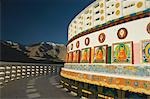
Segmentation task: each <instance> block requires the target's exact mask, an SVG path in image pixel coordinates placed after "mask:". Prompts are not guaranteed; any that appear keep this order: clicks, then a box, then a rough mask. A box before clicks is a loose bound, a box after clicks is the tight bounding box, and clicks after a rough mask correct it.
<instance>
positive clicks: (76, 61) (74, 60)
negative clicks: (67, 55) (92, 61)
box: [73, 50, 80, 63]
mask: <svg viewBox="0 0 150 99" xmlns="http://www.w3.org/2000/svg"><path fill="white" fill-rule="evenodd" d="M79 56H80V51H79V50H77V51H74V52H73V62H74V63H78V62H79Z"/></svg>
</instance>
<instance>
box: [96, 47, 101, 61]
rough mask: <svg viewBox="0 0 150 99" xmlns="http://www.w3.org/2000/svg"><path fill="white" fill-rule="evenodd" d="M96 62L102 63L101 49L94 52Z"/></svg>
mask: <svg viewBox="0 0 150 99" xmlns="http://www.w3.org/2000/svg"><path fill="white" fill-rule="evenodd" d="M96 61H103V50H102V48H101V47H100V48H99V49H98V50H97V52H96Z"/></svg>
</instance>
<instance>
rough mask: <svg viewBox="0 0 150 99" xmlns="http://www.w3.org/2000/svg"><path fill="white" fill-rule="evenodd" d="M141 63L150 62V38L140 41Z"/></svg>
mask: <svg viewBox="0 0 150 99" xmlns="http://www.w3.org/2000/svg"><path fill="white" fill-rule="evenodd" d="M142 63H144V64H150V40H144V41H142Z"/></svg>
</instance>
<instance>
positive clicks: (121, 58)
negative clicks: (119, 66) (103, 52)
mask: <svg viewBox="0 0 150 99" xmlns="http://www.w3.org/2000/svg"><path fill="white" fill-rule="evenodd" d="M117 59H118V60H119V61H121V62H122V61H126V59H127V54H126V49H125V45H124V44H120V45H119V49H118V57H117Z"/></svg>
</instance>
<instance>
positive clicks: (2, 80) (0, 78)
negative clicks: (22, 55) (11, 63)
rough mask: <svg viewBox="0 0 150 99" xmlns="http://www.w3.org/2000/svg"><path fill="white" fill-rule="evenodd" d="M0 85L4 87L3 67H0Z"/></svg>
mask: <svg viewBox="0 0 150 99" xmlns="http://www.w3.org/2000/svg"><path fill="white" fill-rule="evenodd" d="M0 72H1V73H0V85H4V83H5V66H4V65H2V66H1V67H0Z"/></svg>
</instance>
